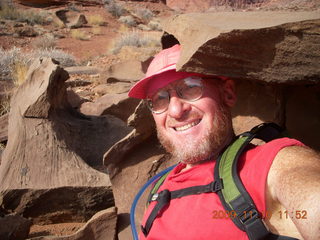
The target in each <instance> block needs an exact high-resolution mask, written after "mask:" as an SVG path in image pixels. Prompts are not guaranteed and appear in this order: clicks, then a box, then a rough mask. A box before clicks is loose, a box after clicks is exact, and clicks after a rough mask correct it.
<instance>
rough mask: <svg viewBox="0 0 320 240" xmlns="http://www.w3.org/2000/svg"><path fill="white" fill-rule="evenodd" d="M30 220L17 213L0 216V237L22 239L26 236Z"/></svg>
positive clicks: (6, 239)
mask: <svg viewBox="0 0 320 240" xmlns="http://www.w3.org/2000/svg"><path fill="white" fill-rule="evenodd" d="M31 224H32V221H31V220H29V219H26V218H24V217H21V216H19V215H17V214H10V215H7V216H4V217H0V239H2V240H24V239H26V238H27V237H28V234H29V231H30V226H31Z"/></svg>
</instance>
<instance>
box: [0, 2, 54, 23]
mask: <svg viewBox="0 0 320 240" xmlns="http://www.w3.org/2000/svg"><path fill="white" fill-rule="evenodd" d="M0 19H7V20H15V21H18V22H26V23H28V24H30V25H34V24H41V25H44V24H47V23H48V21H47V15H46V14H45V13H44V12H41V13H37V12H35V11H32V10H19V9H16V8H14V7H9V6H3V7H2V8H1V9H0Z"/></svg>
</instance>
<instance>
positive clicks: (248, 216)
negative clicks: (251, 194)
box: [238, 206, 260, 225]
mask: <svg viewBox="0 0 320 240" xmlns="http://www.w3.org/2000/svg"><path fill="white" fill-rule="evenodd" d="M259 216H260V214H259V212H258V211H257V209H256V208H255V207H253V206H251V207H249V208H247V209H245V210H244V211H243V212H241V214H239V215H238V218H239V220H240V222H241V223H242V224H243V225H246V224H247V223H250V222H252V221H255V220H256V219H259Z"/></svg>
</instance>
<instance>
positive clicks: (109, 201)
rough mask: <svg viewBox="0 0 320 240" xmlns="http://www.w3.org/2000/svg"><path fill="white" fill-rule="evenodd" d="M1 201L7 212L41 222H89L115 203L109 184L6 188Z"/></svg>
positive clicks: (34, 221)
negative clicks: (49, 187)
mask: <svg viewBox="0 0 320 240" xmlns="http://www.w3.org/2000/svg"><path fill="white" fill-rule="evenodd" d="M0 203H1V206H3V208H4V209H6V210H7V211H9V212H15V213H17V214H19V215H21V216H23V217H25V218H30V219H32V221H33V224H38V225H46V224H55V223H65V222H86V221H88V220H89V219H90V218H91V217H92V216H93V215H94V214H95V213H97V212H99V211H101V210H103V209H107V208H109V207H112V206H114V200H113V195H112V190H111V187H110V186H108V187H104V186H103V187H60V188H52V189H14V190H6V191H3V192H2V193H1V202H0Z"/></svg>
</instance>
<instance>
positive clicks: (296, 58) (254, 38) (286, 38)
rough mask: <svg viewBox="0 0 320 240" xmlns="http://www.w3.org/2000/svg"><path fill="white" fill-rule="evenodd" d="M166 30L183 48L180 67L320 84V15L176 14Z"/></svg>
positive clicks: (306, 13) (271, 13) (229, 75)
mask: <svg viewBox="0 0 320 240" xmlns="http://www.w3.org/2000/svg"><path fill="white" fill-rule="evenodd" d="M163 26H164V31H165V32H167V33H169V34H172V35H174V36H175V38H176V39H177V40H178V41H179V42H180V44H181V45H182V53H181V58H180V61H179V63H178V64H177V69H178V70H180V71H191V72H200V73H205V74H209V75H222V76H227V77H230V78H233V79H245V80H258V81H263V82H268V83H289V84H305V83H313V84H314V83H319V79H320V11H312V12H310V11H309V12H263V11H255V12H217V13H190V14H181V15H176V16H173V17H171V18H168V19H166V20H164V21H163Z"/></svg>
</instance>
